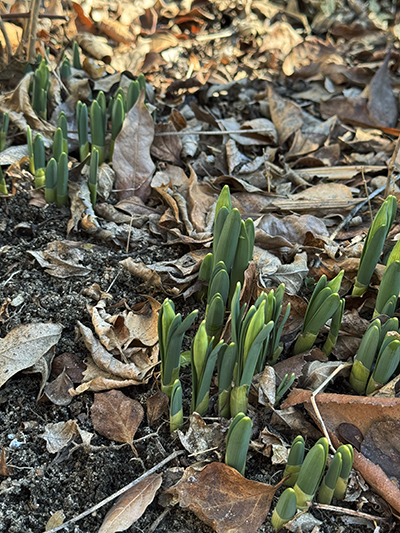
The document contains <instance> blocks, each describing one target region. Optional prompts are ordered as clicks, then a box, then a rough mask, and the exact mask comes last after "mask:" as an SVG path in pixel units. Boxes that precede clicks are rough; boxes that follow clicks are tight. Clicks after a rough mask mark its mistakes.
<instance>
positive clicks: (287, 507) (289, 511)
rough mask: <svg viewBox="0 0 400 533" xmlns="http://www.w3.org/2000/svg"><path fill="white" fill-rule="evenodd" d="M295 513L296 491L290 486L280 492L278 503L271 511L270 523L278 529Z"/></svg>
mask: <svg viewBox="0 0 400 533" xmlns="http://www.w3.org/2000/svg"><path fill="white" fill-rule="evenodd" d="M295 514H296V493H295V491H294V490H293V489H292V488H289V489H286V490H285V491H284V492H282V494H281V496H280V498H279V500H278V503H277V504H276V507H275V509H274V512H273V513H272V517H271V525H272V527H273V528H274V529H275V531H278V530H279V529H281V527H283V526H284V525H285V524H286V523H287V522H289V521H290V520H292V518H293V517H294V515H295Z"/></svg>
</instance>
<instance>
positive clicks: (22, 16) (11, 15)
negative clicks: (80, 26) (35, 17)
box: [0, 11, 69, 21]
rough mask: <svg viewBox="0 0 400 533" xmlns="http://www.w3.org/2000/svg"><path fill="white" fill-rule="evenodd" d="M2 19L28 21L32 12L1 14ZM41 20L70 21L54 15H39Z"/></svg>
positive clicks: (67, 18) (63, 16) (64, 17)
mask: <svg viewBox="0 0 400 533" xmlns="http://www.w3.org/2000/svg"><path fill="white" fill-rule="evenodd" d="M0 16H1V18H2V19H3V20H18V19H28V18H29V17H30V16H31V12H30V11H28V12H27V13H1V15H0ZM39 18H40V19H50V20H57V19H58V20H66V21H68V20H69V17H67V15H53V14H50V13H39Z"/></svg>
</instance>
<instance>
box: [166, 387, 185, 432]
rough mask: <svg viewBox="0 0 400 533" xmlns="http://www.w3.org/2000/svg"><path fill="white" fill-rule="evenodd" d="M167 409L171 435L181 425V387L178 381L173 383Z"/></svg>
mask: <svg viewBox="0 0 400 533" xmlns="http://www.w3.org/2000/svg"><path fill="white" fill-rule="evenodd" d="M169 407H170V409H169V426H170V432H171V433H173V432H174V431H175V430H176V429H179V428H180V427H182V425H183V408H182V386H181V382H180V381H179V379H176V380H175V381H174V385H173V387H172V392H171V401H170V406H169Z"/></svg>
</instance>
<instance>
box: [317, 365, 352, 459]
mask: <svg viewBox="0 0 400 533" xmlns="http://www.w3.org/2000/svg"><path fill="white" fill-rule="evenodd" d="M352 365H353V363H343V364H341V365H340V366H338V367H337V368H335V370H334V371H333V372H332V374H330V375H329V376H328V377H327V378H326V380H325V381H324V382H323V383H321V385H320V386H319V387H318V388H317V389H315V391H314V392H313V393H312V394H311V403H312V406H313V407H314V411H315V414H316V415H317V418H318V421H319V423H320V424H321V428H322V433H323V434H324V436H325V437H326V438H327V440H328V442H329V446H330V447H331V449H332V450H333V453H335V452H336V449H335V447H334V446H333V444H332V442H331V439H330V437H329V433H328V430H327V429H326V426H325V423H324V421H323V419H322V416H321V413H320V412H319V409H318V406H317V403H316V401H315V397H316V395H317V394H318V393H319V392H320V391H321V390H322V389H323V388H324V387H326V386H327V384H328V383H329V382H330V381H331V379H332V378H334V377H335V376H336V374H338V373H339V372H340V371H341V370H343V368H346V367H349V366H352Z"/></svg>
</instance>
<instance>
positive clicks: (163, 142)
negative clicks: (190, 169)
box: [150, 122, 182, 165]
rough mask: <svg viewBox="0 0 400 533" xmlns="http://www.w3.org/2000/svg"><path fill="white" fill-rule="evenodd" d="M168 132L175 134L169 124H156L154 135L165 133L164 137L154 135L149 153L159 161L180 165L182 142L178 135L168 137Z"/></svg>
mask: <svg viewBox="0 0 400 533" xmlns="http://www.w3.org/2000/svg"><path fill="white" fill-rule="evenodd" d="M170 132H176V129H175V127H174V125H173V124H172V123H171V122H167V123H166V124H162V123H158V124H156V126H155V133H158V134H160V133H165V135H156V136H155V137H154V141H153V144H152V145H151V150H150V153H151V155H152V156H153V157H156V158H157V159H159V160H160V161H168V162H169V163H173V164H174V165H181V164H182V161H181V157H180V156H181V152H182V141H181V140H180V138H179V136H178V135H168V133H170Z"/></svg>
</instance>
